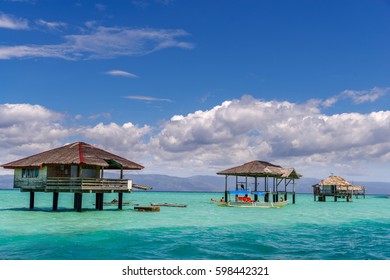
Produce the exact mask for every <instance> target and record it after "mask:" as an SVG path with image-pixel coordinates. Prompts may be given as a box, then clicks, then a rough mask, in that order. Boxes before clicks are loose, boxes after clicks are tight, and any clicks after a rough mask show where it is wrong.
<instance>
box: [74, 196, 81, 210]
mask: <svg viewBox="0 0 390 280" xmlns="http://www.w3.org/2000/svg"><path fill="white" fill-rule="evenodd" d="M74 200H75V201H74V204H75V208H76V211H77V212H81V209H82V207H83V194H82V193H75V194H74Z"/></svg>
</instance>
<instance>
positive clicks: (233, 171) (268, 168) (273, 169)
mask: <svg viewBox="0 0 390 280" xmlns="http://www.w3.org/2000/svg"><path fill="white" fill-rule="evenodd" d="M217 174H218V175H234V176H251V177H267V176H269V177H280V178H292V179H299V178H300V177H302V176H301V175H300V174H298V173H297V172H296V171H295V169H294V168H283V167H281V166H280V165H275V164H272V163H269V162H266V161H260V160H255V161H251V162H247V163H245V164H243V165H240V166H236V167H232V168H229V169H226V170H223V171H220V172H217Z"/></svg>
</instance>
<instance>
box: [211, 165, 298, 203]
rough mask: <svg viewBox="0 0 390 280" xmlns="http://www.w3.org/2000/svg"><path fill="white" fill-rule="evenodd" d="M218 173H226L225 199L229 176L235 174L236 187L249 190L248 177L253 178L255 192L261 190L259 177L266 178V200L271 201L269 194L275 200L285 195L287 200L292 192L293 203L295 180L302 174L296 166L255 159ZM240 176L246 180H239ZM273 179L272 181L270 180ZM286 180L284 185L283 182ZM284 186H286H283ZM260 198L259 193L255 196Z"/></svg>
mask: <svg viewBox="0 0 390 280" xmlns="http://www.w3.org/2000/svg"><path fill="white" fill-rule="evenodd" d="M217 174H218V175H225V201H227V200H228V177H229V176H234V177H235V178H236V182H235V185H236V186H235V189H236V190H238V188H239V187H240V188H241V189H245V190H248V189H249V185H250V184H251V183H250V182H248V177H250V178H253V179H254V182H253V183H252V184H253V185H254V187H255V190H254V191H255V193H257V192H258V191H259V187H260V186H259V180H258V178H263V179H264V186H263V188H264V189H263V192H262V193H263V194H264V200H265V202H268V201H269V196H270V195H272V196H273V198H272V199H273V201H274V202H276V201H278V196H279V195H284V199H285V200H287V194H288V193H290V194H292V196H293V203H295V186H294V180H295V179H299V178H300V177H302V175H300V174H298V173H297V172H296V171H295V169H294V168H283V167H281V166H280V165H275V164H272V163H269V162H266V161H260V160H254V161H251V162H247V163H244V164H242V165H239V166H236V167H232V168H229V169H226V170H223V171H220V172H217ZM238 177H245V181H244V182H239V180H238ZM269 179H270V180H271V183H270V182H269ZM282 182H284V184H283V185H281V183H282ZM290 183H292V191H290V192H289V191H287V186H288V185H289V184H290ZM282 187H284V188H282ZM254 199H255V200H257V199H258V197H257V194H256V195H255V197H254Z"/></svg>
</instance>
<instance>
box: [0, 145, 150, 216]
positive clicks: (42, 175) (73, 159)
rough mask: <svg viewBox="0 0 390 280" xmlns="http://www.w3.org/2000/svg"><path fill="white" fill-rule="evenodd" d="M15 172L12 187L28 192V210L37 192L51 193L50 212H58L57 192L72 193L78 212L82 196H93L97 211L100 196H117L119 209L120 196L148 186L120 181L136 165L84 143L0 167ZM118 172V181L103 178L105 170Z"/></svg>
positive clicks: (99, 204)
mask: <svg viewBox="0 0 390 280" xmlns="http://www.w3.org/2000/svg"><path fill="white" fill-rule="evenodd" d="M1 166H2V167H4V168H8V169H15V170H14V188H20V190H21V191H26V192H30V209H33V208H34V197H35V193H36V192H52V193H53V210H57V207H58V196H59V193H60V192H62V193H63V192H68V193H74V195H75V198H74V208H75V209H76V210H77V211H81V208H82V194H83V193H95V194H96V209H99V210H102V209H103V194H104V193H118V201H119V202H118V209H122V197H123V193H129V192H132V189H133V188H138V189H150V187H146V186H140V185H137V184H133V182H132V180H126V179H124V178H123V171H124V170H140V169H143V168H144V167H143V166H142V165H140V164H138V163H135V162H133V161H130V160H128V159H125V158H123V157H121V156H118V155H115V154H112V153H110V152H107V151H105V150H102V149H99V148H97V147H95V146H92V145H90V144H87V143H84V142H75V143H72V144H68V145H65V146H63V147H59V148H56V149H52V150H49V151H46V152H42V153H39V154H35V155H32V156H29V157H26V158H22V159H19V160H15V161H13V162H9V163H6V164H3V165H1ZM105 169H110V170H120V178H119V179H113V178H104V170H105Z"/></svg>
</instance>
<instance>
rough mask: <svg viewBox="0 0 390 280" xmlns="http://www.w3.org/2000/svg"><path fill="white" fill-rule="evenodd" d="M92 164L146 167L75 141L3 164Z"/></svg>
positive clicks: (7, 165) (31, 165)
mask: <svg viewBox="0 0 390 280" xmlns="http://www.w3.org/2000/svg"><path fill="white" fill-rule="evenodd" d="M70 164H75V165H92V166H99V167H104V168H107V169H133V170H140V169H143V168H144V167H143V166H142V165H140V164H138V163H135V162H133V161H130V160H127V159H125V158H123V157H120V156H117V155H114V154H112V153H109V152H107V151H105V150H102V149H99V148H97V147H95V146H92V145H90V144H87V143H84V142H75V143H72V144H68V145H65V146H63V147H60V148H56V149H53V150H49V151H46V152H42V153H39V154H36V155H32V156H29V157H26V158H23V159H19V160H16V161H13V162H10V163H6V164H3V165H1V166H2V167H4V168H10V169H15V168H23V167H41V166H44V165H70Z"/></svg>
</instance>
